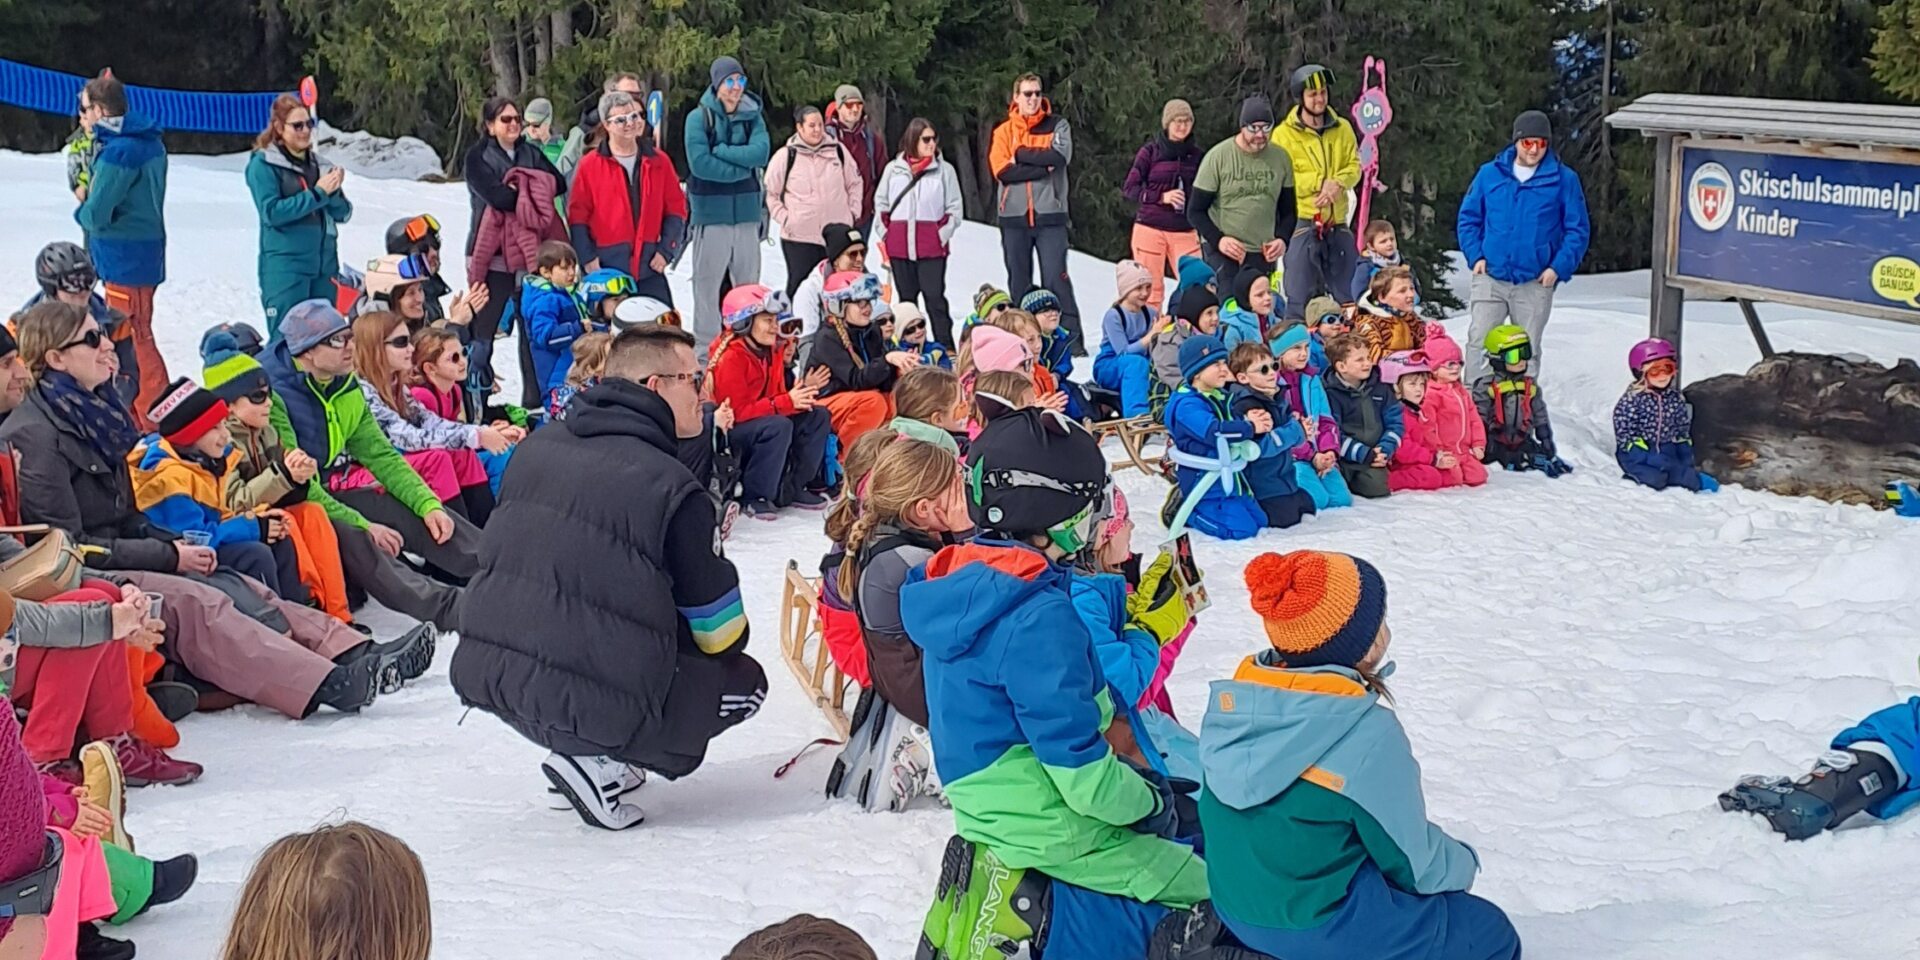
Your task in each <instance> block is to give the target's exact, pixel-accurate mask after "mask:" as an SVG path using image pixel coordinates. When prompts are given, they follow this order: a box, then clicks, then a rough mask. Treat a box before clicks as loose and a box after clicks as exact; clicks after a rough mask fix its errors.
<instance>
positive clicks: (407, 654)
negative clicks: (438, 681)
mask: <svg viewBox="0 0 1920 960" xmlns="http://www.w3.org/2000/svg"><path fill="white" fill-rule="evenodd" d="M439 639H440V631H439V630H438V629H437V628H435V627H434V625H433V623H432V621H428V622H425V623H421V624H419V625H417V626H415V627H414V628H413V629H412V630H408V631H407V632H406V633H403V634H401V635H400V637H399V638H398V639H395V640H389V641H387V642H386V643H374V644H373V646H372V648H371V650H370V651H369V653H370V654H371V655H373V656H377V657H379V658H380V692H381V693H393V692H394V691H396V690H399V689H400V688H401V687H403V686H406V684H407V681H409V680H418V679H420V676H421V675H422V674H424V673H426V672H427V668H428V667H430V666H433V650H434V647H435V646H436V645H437V644H438V643H439Z"/></svg>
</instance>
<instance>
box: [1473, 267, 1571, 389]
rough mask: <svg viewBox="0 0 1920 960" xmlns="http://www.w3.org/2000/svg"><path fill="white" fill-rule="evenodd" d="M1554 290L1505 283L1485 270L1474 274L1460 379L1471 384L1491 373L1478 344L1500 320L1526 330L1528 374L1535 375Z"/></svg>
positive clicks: (1526, 284) (1536, 282) (1540, 286)
mask: <svg viewBox="0 0 1920 960" xmlns="http://www.w3.org/2000/svg"><path fill="white" fill-rule="evenodd" d="M1555 289H1556V288H1555V287H1548V286H1543V285H1541V284H1540V283H1539V282H1538V281H1528V282H1527V283H1508V282H1506V281H1505V280H1495V279H1494V278H1492V277H1490V276H1487V275H1486V274H1484V273H1476V274H1473V283H1472V286H1471V287H1470V289H1469V292H1468V297H1467V309H1468V311H1469V312H1470V313H1471V314H1472V316H1473V323H1472V325H1471V326H1469V327H1468V328H1467V342H1466V354H1467V357H1466V360H1467V369H1466V372H1465V373H1464V374H1462V375H1461V379H1462V380H1464V381H1465V382H1467V383H1473V382H1474V381H1476V380H1478V379H1480V378H1481V377H1484V376H1486V375H1487V374H1488V373H1490V372H1492V367H1491V366H1490V365H1489V364H1488V363H1487V352H1486V351H1485V350H1483V349H1481V348H1480V345H1481V344H1482V343H1483V342H1485V341H1486V339H1487V331H1489V330H1492V329H1493V328H1494V327H1497V326H1499V325H1501V324H1503V323H1511V324H1514V325H1516V326H1519V327H1522V328H1524V329H1525V330H1526V331H1527V339H1528V340H1529V341H1532V343H1533V359H1532V360H1530V361H1528V362H1527V373H1528V374H1530V375H1534V376H1538V375H1539V373H1540V347H1541V337H1542V336H1544V335H1545V334H1546V331H1547V315H1548V314H1550V313H1552V312H1553V291H1554V290H1555Z"/></svg>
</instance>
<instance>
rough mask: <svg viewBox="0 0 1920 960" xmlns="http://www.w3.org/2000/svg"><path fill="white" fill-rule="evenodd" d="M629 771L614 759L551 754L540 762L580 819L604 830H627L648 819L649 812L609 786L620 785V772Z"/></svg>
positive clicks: (555, 787) (550, 779) (549, 779)
mask: <svg viewBox="0 0 1920 960" xmlns="http://www.w3.org/2000/svg"><path fill="white" fill-rule="evenodd" d="M624 767H626V764H624V763H621V762H620V761H618V760H615V759H613V758H612V757H569V756H566V755H564V754H559V753H550V754H547V759H545V760H543V761H541V762H540V769H541V771H542V772H544V773H545V774H546V775H547V780H548V781H550V782H551V783H552V784H553V786H554V789H556V790H559V791H560V793H561V794H562V795H564V796H565V797H566V798H567V805H568V806H570V807H572V808H573V811H574V812H575V813H577V814H579V815H580V819H581V820H583V821H585V822H586V824H587V826H590V827H599V828H601V829H602V830H625V829H627V828H628V827H637V826H639V825H640V824H641V823H642V822H644V821H645V820H646V819H647V814H646V811H644V810H642V809H640V808H639V807H638V806H636V805H634V804H631V803H626V802H624V801H622V800H621V799H620V795H619V794H618V793H613V792H610V791H609V790H608V789H607V787H606V784H608V783H610V782H612V783H618V780H619V775H618V772H619V770H620V769H622V768H624Z"/></svg>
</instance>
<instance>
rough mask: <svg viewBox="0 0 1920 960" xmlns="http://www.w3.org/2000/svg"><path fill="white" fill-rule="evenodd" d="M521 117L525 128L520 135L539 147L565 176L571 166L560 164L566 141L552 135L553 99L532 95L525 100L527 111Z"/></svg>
mask: <svg viewBox="0 0 1920 960" xmlns="http://www.w3.org/2000/svg"><path fill="white" fill-rule="evenodd" d="M523 119H524V121H525V126H526V130H525V132H524V133H522V134H521V135H522V136H524V137H526V138H527V142H528V143H531V144H533V145H534V146H536V147H539V148H540V152H541V153H544V154H546V156H547V160H548V161H550V162H551V163H552V164H553V166H554V169H556V170H559V171H560V175H561V176H566V175H567V171H569V170H571V169H572V166H571V165H569V166H565V167H563V166H561V165H560V155H561V153H563V152H564V151H565V150H566V149H567V141H566V139H565V138H563V137H556V136H554V135H553V101H552V100H548V99H547V98H546V97H534V98H533V99H532V100H529V101H528V102H527V112H526V116H525V117H524V118H523Z"/></svg>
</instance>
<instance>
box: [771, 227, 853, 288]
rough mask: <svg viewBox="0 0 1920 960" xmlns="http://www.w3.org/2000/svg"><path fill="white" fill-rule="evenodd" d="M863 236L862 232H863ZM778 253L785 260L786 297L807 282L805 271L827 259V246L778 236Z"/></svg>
mask: <svg viewBox="0 0 1920 960" xmlns="http://www.w3.org/2000/svg"><path fill="white" fill-rule="evenodd" d="M863 236H864V234H863ZM780 255H781V256H782V258H784V259H785V260H786V261H787V297H788V299H792V297H793V293H794V291H796V290H798V289H800V285H801V284H803V283H805V282H807V273H808V272H809V271H811V270H812V269H813V268H814V267H817V266H819V265H820V261H822V260H825V259H827V248H826V247H825V246H823V245H821V244H818V243H804V242H801V241H799V240H788V239H787V238H786V237H781V238H780Z"/></svg>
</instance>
